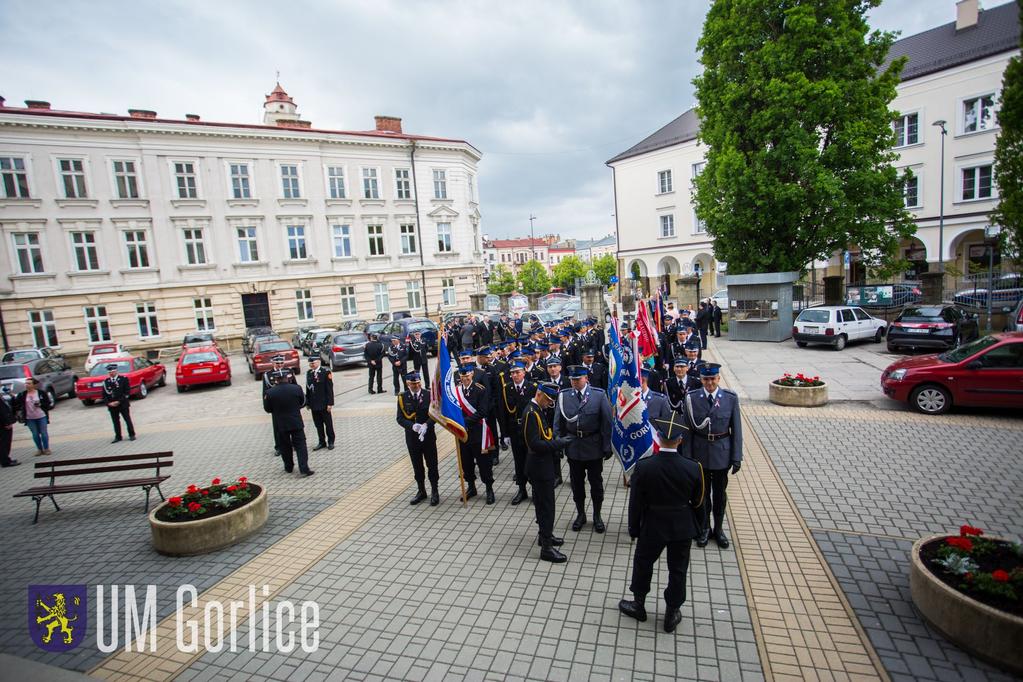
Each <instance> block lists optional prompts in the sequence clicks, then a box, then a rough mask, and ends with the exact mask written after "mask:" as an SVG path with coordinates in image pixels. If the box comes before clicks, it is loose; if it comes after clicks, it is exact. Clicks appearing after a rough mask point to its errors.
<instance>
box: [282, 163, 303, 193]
mask: <svg viewBox="0 0 1023 682" xmlns="http://www.w3.org/2000/svg"><path fill="white" fill-rule="evenodd" d="M281 185H282V186H283V190H284V195H283V196H284V198H285V199H299V198H301V196H302V192H301V191H300V190H299V188H298V166H291V165H288V166H281Z"/></svg>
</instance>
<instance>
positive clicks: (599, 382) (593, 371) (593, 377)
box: [582, 347, 607, 393]
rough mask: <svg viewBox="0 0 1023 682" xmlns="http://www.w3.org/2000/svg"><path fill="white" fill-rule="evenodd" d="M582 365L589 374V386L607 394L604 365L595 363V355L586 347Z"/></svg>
mask: <svg viewBox="0 0 1023 682" xmlns="http://www.w3.org/2000/svg"><path fill="white" fill-rule="evenodd" d="M582 365H583V367H585V368H586V369H587V370H589V372H590V385H591V386H596V387H597V388H599V389H600V390H602V391H604V392H605V393H607V367H606V366H604V363H602V362H597V361H596V354H595V353H594V350H593V349H592V348H589V347H587V348H586V349H585V350H584V351H583V362H582Z"/></svg>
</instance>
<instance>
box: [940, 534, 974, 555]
mask: <svg viewBox="0 0 1023 682" xmlns="http://www.w3.org/2000/svg"><path fill="white" fill-rule="evenodd" d="M945 543H946V544H948V546H949V547H955V548H956V549H961V550H963V551H964V552H972V551H973V542H972V541H971V540H970V539H969V538H962V537H960V538H949V539H947V540H945Z"/></svg>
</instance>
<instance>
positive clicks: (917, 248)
mask: <svg viewBox="0 0 1023 682" xmlns="http://www.w3.org/2000/svg"><path fill="white" fill-rule="evenodd" d="M899 250H900V251H901V252H902V257H903V258H904V259H905V260H906V261H907V262H908V263H909V266H908V267H907V268H906V271H905V272H904V273H903V277H904V278H905V279H907V280H918V279H920V275H922V274H923V273H925V272H927V271H928V269H929V268H930V265H928V263H927V247H926V246H925V245H924V243H923V242H922V241H920V240H919V239H917V238H916V237H910V238H909V239H904V240H903V241H902V244H900V245H899Z"/></svg>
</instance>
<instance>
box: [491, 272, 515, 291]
mask: <svg viewBox="0 0 1023 682" xmlns="http://www.w3.org/2000/svg"><path fill="white" fill-rule="evenodd" d="M514 290H515V275H514V274H513V273H512V271H511V270H509V269H508V268H506V267H505V266H503V265H498V266H497V267H495V268H494V269H493V270H491V271H490V279H489V280H487V293H491V294H510V293H511V292H512V291H514Z"/></svg>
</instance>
